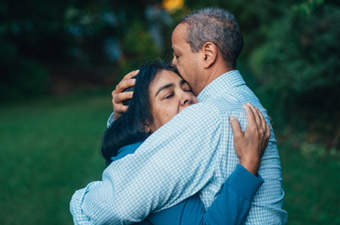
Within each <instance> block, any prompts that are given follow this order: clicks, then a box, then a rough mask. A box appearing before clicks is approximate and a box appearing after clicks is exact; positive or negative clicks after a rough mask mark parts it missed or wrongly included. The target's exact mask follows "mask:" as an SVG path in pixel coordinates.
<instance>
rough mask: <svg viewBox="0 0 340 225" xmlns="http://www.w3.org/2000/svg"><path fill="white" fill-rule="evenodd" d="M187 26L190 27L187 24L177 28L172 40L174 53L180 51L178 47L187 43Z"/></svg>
mask: <svg viewBox="0 0 340 225" xmlns="http://www.w3.org/2000/svg"><path fill="white" fill-rule="evenodd" d="M187 26H188V25H187V24H184V23H180V24H178V25H177V26H176V27H175V29H174V31H173V33H172V38H171V39H172V50H173V51H178V50H180V49H179V47H178V46H177V45H181V44H184V43H186V33H187Z"/></svg>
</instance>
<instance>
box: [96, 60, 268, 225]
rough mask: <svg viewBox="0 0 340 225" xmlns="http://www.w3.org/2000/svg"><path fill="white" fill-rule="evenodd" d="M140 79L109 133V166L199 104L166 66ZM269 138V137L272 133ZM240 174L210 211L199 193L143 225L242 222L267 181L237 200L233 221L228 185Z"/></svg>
mask: <svg viewBox="0 0 340 225" xmlns="http://www.w3.org/2000/svg"><path fill="white" fill-rule="evenodd" d="M136 80H137V81H136V84H135V86H134V95H133V98H132V99H131V100H129V101H128V102H125V105H129V107H128V110H127V111H126V112H125V113H124V114H122V115H121V116H120V117H119V118H118V119H117V120H116V121H114V122H113V124H112V125H111V126H110V127H109V128H108V129H107V131H106V132H105V135H104V139H103V143H102V154H103V156H104V158H105V159H106V161H107V163H108V164H109V163H111V162H112V161H115V160H119V159H121V158H123V157H124V156H126V155H127V154H132V153H134V151H135V150H136V149H137V148H138V147H139V146H140V145H141V143H142V142H143V141H144V140H145V139H146V138H147V137H148V136H149V135H150V134H151V133H153V132H155V131H156V130H157V129H158V128H160V127H161V126H162V125H164V124H165V123H167V122H168V121H170V120H171V118H172V117H174V116H175V115H176V114H178V113H179V112H181V111H182V110H183V109H185V108H186V107H188V106H190V105H192V104H195V103H197V99H196V97H195V96H194V95H193V93H192V91H191V89H190V86H189V85H188V83H187V82H185V81H184V80H183V79H182V78H181V77H180V76H179V75H178V74H177V72H176V70H174V69H173V68H171V67H170V66H169V65H166V64H164V63H160V62H151V63H149V64H147V65H145V66H144V67H142V68H141V69H140V71H139V74H138V75H137V76H136ZM248 112H249V110H248ZM254 112H255V113H257V114H259V112H258V111H255V110H254ZM247 116H248V113H247ZM257 116H258V115H257ZM259 118H262V117H260V116H259ZM262 119H263V118H262ZM267 137H268V138H269V135H268V134H267ZM268 138H267V139H268ZM243 169H244V168H243ZM239 171H242V167H238V168H237V169H236V170H235V171H234V173H233V174H232V175H231V176H230V177H229V178H228V180H227V181H226V184H225V185H224V187H223V190H222V192H221V194H220V195H219V196H218V198H217V199H216V200H215V201H214V203H213V204H212V206H211V207H209V208H208V209H207V210H205V209H204V206H203V203H202V202H201V201H200V199H199V196H198V194H196V195H194V196H192V197H191V198H189V199H187V200H185V201H183V202H181V203H179V204H177V205H175V206H173V207H171V208H169V209H166V210H163V211H161V212H158V213H154V214H151V215H149V216H148V218H146V219H145V220H144V221H142V222H141V223H140V224H154V225H156V224H160V225H166V224H190V225H194V224H229V223H230V224H240V223H242V221H244V219H245V217H246V215H247V212H248V210H249V208H250V202H251V198H252V197H253V194H254V193H255V192H256V190H257V188H258V187H259V186H260V185H261V183H262V182H263V181H261V179H260V181H258V180H257V181H255V182H259V183H258V184H259V185H258V186H257V188H256V190H253V194H251V196H250V197H249V198H248V199H246V200H245V201H241V202H237V201H238V200H235V202H237V203H238V205H237V204H236V203H235V207H240V210H238V211H237V212H238V214H237V215H234V216H233V217H232V218H231V217H230V216H225V214H227V213H225V211H226V210H228V209H227V208H226V207H230V205H228V204H227V203H228V201H227V198H229V199H228V200H229V201H230V200H231V199H230V198H232V197H237V196H235V195H233V194H230V192H231V191H232V190H231V189H230V183H228V182H232V181H231V180H233V179H235V176H236V178H237V174H238V173H237V172H239ZM136 173H138V171H136ZM233 181H234V180H233ZM255 186H256V185H255ZM246 201H247V202H246Z"/></svg>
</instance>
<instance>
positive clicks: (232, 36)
mask: <svg viewBox="0 0 340 225" xmlns="http://www.w3.org/2000/svg"><path fill="white" fill-rule="evenodd" d="M181 23H186V24H188V33H187V42H188V44H189V45H190V47H191V50H192V52H198V51H199V50H200V49H201V48H202V47H203V44H204V43H206V42H212V43H214V44H215V45H216V46H217V48H218V49H219V51H220V52H221V53H222V57H223V59H224V61H225V62H226V64H227V66H229V67H232V68H235V67H236V60H237V58H238V56H239V55H240V53H241V50H242V48H243V37H242V33H241V31H240V27H239V25H238V23H237V20H236V18H235V17H234V16H233V15H232V14H231V13H230V12H228V11H227V10H224V9H219V8H205V9H201V10H198V11H194V12H192V13H190V14H188V15H186V16H184V17H183V18H182V20H181V21H180V22H179V24H181Z"/></svg>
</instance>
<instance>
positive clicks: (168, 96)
mask: <svg viewBox="0 0 340 225" xmlns="http://www.w3.org/2000/svg"><path fill="white" fill-rule="evenodd" d="M173 96H174V93H173V92H170V93H167V94H166V95H164V99H169V98H172V97H173Z"/></svg>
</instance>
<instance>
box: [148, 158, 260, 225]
mask: <svg viewBox="0 0 340 225" xmlns="http://www.w3.org/2000/svg"><path fill="white" fill-rule="evenodd" d="M262 183H263V179H262V178H261V177H256V176H254V175H253V174H251V173H250V172H248V171H247V170H246V169H245V168H244V167H243V166H242V165H240V164H239V165H237V167H236V169H235V171H234V172H233V173H232V174H231V175H230V177H229V178H228V179H227V181H226V183H225V184H224V186H223V189H222V192H221V194H220V195H219V196H218V197H217V198H216V199H215V201H214V202H213V204H212V205H211V206H210V207H209V208H208V209H207V211H205V209H204V205H203V203H202V202H201V200H200V198H199V196H198V195H197V194H196V195H194V196H192V197H190V198H188V199H187V200H185V201H183V202H181V203H179V204H177V205H175V206H173V207H171V208H169V209H166V210H163V211H160V212H158V213H154V214H151V215H150V216H149V217H148V218H147V219H148V220H149V221H150V222H151V223H152V224H153V225H174V224H178V225H180V224H181V225H203V224H204V225H208V224H209V225H228V224H241V223H242V222H243V221H244V220H245V218H246V216H247V215H248V212H249V209H250V205H251V201H252V199H253V197H254V195H255V193H256V192H257V190H258V188H259V187H260V186H261V184H262Z"/></svg>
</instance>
